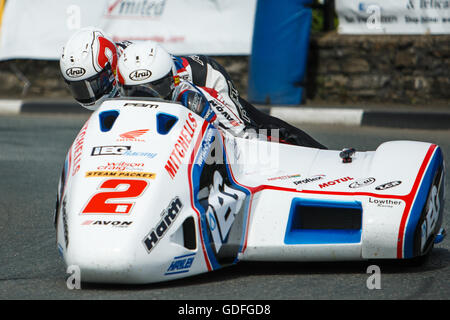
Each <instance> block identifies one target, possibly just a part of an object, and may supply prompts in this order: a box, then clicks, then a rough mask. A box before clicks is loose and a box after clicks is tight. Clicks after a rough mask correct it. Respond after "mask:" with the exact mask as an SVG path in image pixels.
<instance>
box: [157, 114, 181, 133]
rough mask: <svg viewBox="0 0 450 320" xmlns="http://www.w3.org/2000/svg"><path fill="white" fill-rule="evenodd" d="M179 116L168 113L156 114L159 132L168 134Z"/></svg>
mask: <svg viewBox="0 0 450 320" xmlns="http://www.w3.org/2000/svg"><path fill="white" fill-rule="evenodd" d="M177 121H178V118H177V117H175V116H173V115H171V114H167V113H158V114H157V115H156V130H157V131H158V133H159V134H163V135H165V134H168V133H169V132H170V130H171V129H172V128H173V126H174V125H175V123H177Z"/></svg>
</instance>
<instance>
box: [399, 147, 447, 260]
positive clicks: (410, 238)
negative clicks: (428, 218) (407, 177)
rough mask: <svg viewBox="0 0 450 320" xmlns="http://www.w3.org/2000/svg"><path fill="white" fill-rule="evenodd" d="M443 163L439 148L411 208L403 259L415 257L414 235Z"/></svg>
mask: <svg viewBox="0 0 450 320" xmlns="http://www.w3.org/2000/svg"><path fill="white" fill-rule="evenodd" d="M442 163H443V156H442V151H441V148H440V147H437V148H436V150H435V152H434V155H433V157H432V158H431V160H430V164H429V165H428V168H427V171H426V173H425V174H424V177H423V179H422V182H421V184H420V187H419V190H418V191H417V196H416V199H415V201H414V204H413V206H412V208H411V211H410V214H409V219H408V223H407V225H406V231H405V235H404V239H405V240H404V241H403V243H404V250H403V258H406V259H407V258H412V257H414V233H415V231H416V228H417V224H418V223H419V220H420V217H421V215H422V210H423V208H424V206H425V205H426V202H427V200H428V194H429V192H430V188H431V184H432V183H433V179H434V176H435V174H436V171H437V170H438V169H439V167H440V166H441V165H442Z"/></svg>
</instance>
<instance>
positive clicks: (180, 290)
mask: <svg viewBox="0 0 450 320" xmlns="http://www.w3.org/2000/svg"><path fill="white" fill-rule="evenodd" d="M86 118H87V116H86V115H76V116H74V115H20V116H0V243H1V245H0V299H120V300H123V299H151V300H154V299H156V300H184V299H200V300H204V299H205V300H206V299H218V300H229V299H231V300H236V299H237V300H240V299H250V300H253V299H258V300H266V299H270V300H298V299H364V300H365V299H444V300H446V299H448V298H449V296H450V286H449V283H450V281H449V280H450V267H449V263H450V252H449V240H448V239H446V240H444V242H443V243H441V244H439V245H436V246H435V248H434V251H433V252H432V255H431V256H430V258H429V260H428V261H427V262H426V263H425V264H423V265H421V266H411V265H405V264H401V263H393V262H383V263H380V262H377V264H378V266H379V267H380V270H381V289H373V290H369V289H368V288H367V285H366V282H367V279H368V278H369V276H370V274H368V273H367V268H368V266H369V265H371V264H373V262H357V263H350V262H345V263H244V262H242V263H239V264H238V265H235V266H232V267H228V268H225V269H222V270H219V271H215V272H213V273H208V274H204V275H200V276H196V277H193V278H188V279H184V280H179V281H174V282H168V283H160V284H151V285H143V286H142V285H141V286H124V285H120V286H119V285H94V284H87V283H82V285H81V290H76V289H75V290H69V289H68V288H67V286H66V278H67V276H68V274H66V272H65V271H66V270H65V267H64V264H63V262H62V260H61V259H60V257H59V254H58V253H57V249H56V242H55V230H54V228H53V224H52V216H53V208H54V201H55V194H56V188H57V183H58V178H59V174H60V170H61V167H62V164H63V161H64V158H65V154H66V151H67V149H68V147H69V146H70V144H71V143H72V140H73V139H74V138H75V136H76V134H77V132H78V131H79V130H80V128H81V126H82V124H83V122H84V121H85V120H86ZM301 127H302V128H303V129H304V130H305V131H306V132H308V133H310V134H311V135H312V136H313V137H315V138H316V139H317V140H318V141H320V142H322V143H323V144H325V145H326V146H328V147H329V148H330V149H339V150H340V149H342V148H344V147H354V148H356V149H357V150H360V151H363V150H374V149H375V148H376V147H377V146H378V145H379V144H380V143H382V142H384V141H388V140H399V139H407V140H418V141H427V142H433V143H436V144H439V145H440V146H441V147H442V149H443V151H444V156H445V157H446V168H450V163H449V159H450V131H448V130H446V131H440V130H409V129H408V130H407V129H384V128H374V127H346V126H332V125H326V126H325V125H308V126H306V125H302V126H301ZM446 185H447V188H446V190H447V192H446V199H447V200H446V203H445V208H446V209H445V217H444V226H445V227H446V229H447V230H448V229H449V228H448V226H449V220H450V217H449V212H450V203H449V202H450V200H449V199H450V196H449V192H448V190H449V189H450V188H449V183H448V178H447V181H446Z"/></svg>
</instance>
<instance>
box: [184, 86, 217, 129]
mask: <svg viewBox="0 0 450 320" xmlns="http://www.w3.org/2000/svg"><path fill="white" fill-rule="evenodd" d="M180 102H181V104H182V105H183V106H185V107H187V108H188V109H189V110H191V111H193V112H195V113H196V114H198V115H199V116H200V117H202V118H203V119H205V120H206V121H209V122H211V121H212V120H213V119H214V118H215V113H214V111H213V110H212V109H211V106H210V104H209V102H208V100H206V98H205V97H204V96H203V95H202V94H201V93H199V92H196V91H190V90H189V91H185V92H183V93H182V94H181V97H180Z"/></svg>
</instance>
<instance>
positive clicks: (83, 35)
mask: <svg viewBox="0 0 450 320" xmlns="http://www.w3.org/2000/svg"><path fill="white" fill-rule="evenodd" d="M59 64H60V70H61V74H62V76H63V77H64V80H65V81H66V83H67V84H68V86H69V88H70V90H71V92H72V94H73V97H74V98H75V100H77V101H78V102H79V103H80V104H81V105H82V106H83V107H85V108H87V109H90V110H95V109H96V108H97V107H98V106H99V105H100V104H101V102H102V101H103V100H104V99H106V98H109V97H113V96H115V95H116V93H117V90H118V89H117V87H116V82H115V72H116V67H117V47H116V45H115V43H114V42H113V41H112V40H111V39H110V38H109V37H107V36H106V35H105V33H104V32H103V31H102V30H100V29H97V28H93V27H87V28H82V29H80V30H78V31H76V32H75V33H74V34H73V35H72V36H71V38H70V39H69V41H68V42H67V43H66V45H65V47H64V48H63V53H62V55H61V58H60V60H59Z"/></svg>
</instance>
